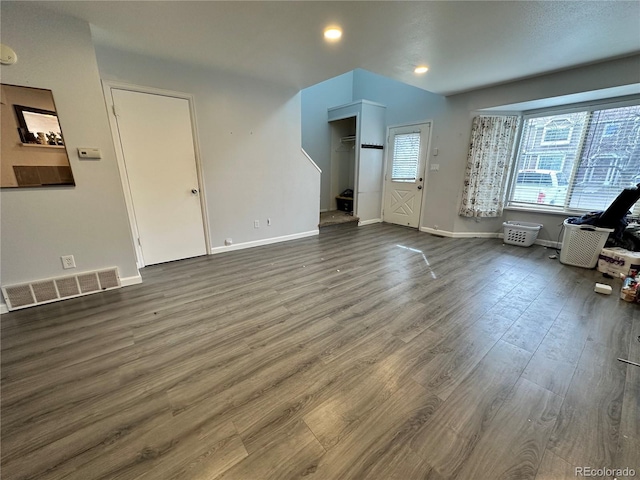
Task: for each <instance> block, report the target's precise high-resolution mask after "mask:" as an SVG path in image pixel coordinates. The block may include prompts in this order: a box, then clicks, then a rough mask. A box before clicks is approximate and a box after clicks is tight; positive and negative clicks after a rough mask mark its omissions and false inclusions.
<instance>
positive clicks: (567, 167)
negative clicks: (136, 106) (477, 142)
mask: <svg viewBox="0 0 640 480" xmlns="http://www.w3.org/2000/svg"><path fill="white" fill-rule="evenodd" d="M558 126H562V127H561V130H562V131H563V137H562V138H563V139H568V141H566V140H565V141H564V142H562V143H561V142H560V141H555V142H550V141H549V139H550V133H549V132H550V131H555V130H558V129H557V127H558ZM552 135H553V134H552ZM554 138H555V139H556V140H559V137H557V136H556V137H554ZM637 183H640V105H633V106H628V107H620V108H608V109H602V110H595V109H594V110H586V109H585V110H584V111H581V112H574V113H566V114H561V115H550V116H544V117H535V118H528V119H526V121H525V123H524V127H523V131H522V136H521V142H520V147H519V150H518V156H517V161H516V174H515V175H514V178H513V183H512V187H511V194H510V204H514V205H518V204H528V205H539V206H544V207H548V208H549V207H550V208H558V209H562V210H587V211H594V210H605V209H606V208H607V207H608V206H609V204H610V203H611V202H612V201H613V200H614V199H615V198H616V197H617V196H618V195H619V194H620V192H621V191H622V190H623V189H624V188H627V187H632V186H634V185H636V184H637Z"/></svg>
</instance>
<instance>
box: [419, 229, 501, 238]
mask: <svg viewBox="0 0 640 480" xmlns="http://www.w3.org/2000/svg"><path fill="white" fill-rule="evenodd" d="M420 231H421V232H425V233H431V234H432V235H438V236H440V237H448V238H498V237H499V236H500V235H501V234H500V233H493V232H449V231H448V230H436V229H435V228H429V227H420Z"/></svg>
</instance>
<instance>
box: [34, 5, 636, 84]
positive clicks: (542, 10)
mask: <svg viewBox="0 0 640 480" xmlns="http://www.w3.org/2000/svg"><path fill="white" fill-rule="evenodd" d="M33 4H34V7H36V6H40V7H43V8H47V9H50V10H55V11H57V12H60V13H64V14H68V15H72V16H76V17H79V18H82V19H84V20H86V21H88V22H89V23H91V24H92V32H93V35H94V38H95V42H96V43H97V44H102V45H107V46H112V47H116V48H119V49H124V50H130V51H133V52H137V53H142V54H145V55H151V56H155V57H160V58H165V59H168V60H179V61H181V62H188V63H192V64H196V65H200V66H204V67H210V68H216V69H223V70H226V71H230V72H236V73H239V74H243V75H250V76H254V77H259V78H264V79H266V80H269V81H273V82H277V83H282V84H286V85H289V86H294V87H296V88H304V87H308V86H310V85H313V84H315V83H318V82H321V81H323V80H326V79H328V78H331V77H334V76H336V75H340V74H342V73H345V72H348V71H350V70H353V69H355V68H364V69H366V70H369V71H372V72H375V73H378V74H381V75H385V76H387V77H390V78H394V79H396V80H399V81H402V82H406V83H408V84H411V85H415V86H417V87H420V88H424V89H426V90H429V91H432V92H436V93H441V94H451V93H456V92H461V91H466V90H472V89H475V88H480V87H484V86H488V85H494V84H498V83H503V82H508V81H511V80H515V79H519V78H524V77H531V76H535V75H539V74H543V73H546V72H551V71H556V70H561V69H566V68H570V67H574V66H578V65H583V64H588V63H594V62H598V61H602V60H605V59H609V58H614V57H621V56H626V55H630V54H633V53H637V52H640V2H638V1H632V2H625V1H615V2H610V1H605V2H600V1H584V2H571V1H547V2H533V1H516V2H507V1H497V2H484V1H471V2H462V1H461V2H457V1H447V2H432V1H427V2H425V1H412V2H396V1H356V2H342V1H330V2H314V1H290V2H286V1H285V2H271V1H261V2H244V1H231V2H217V1H197V2H188V1H162V2H160V1H143V2H132V1H91V2H77V1H73V2H64V1H61V2H33ZM328 24H338V25H340V26H342V28H343V30H344V34H343V38H342V40H341V41H340V42H339V43H336V44H328V43H326V42H325V41H324V40H323V38H322V32H323V30H324V28H325V26H327V25H328ZM418 64H426V65H428V66H429V68H430V70H429V72H428V73H427V74H425V75H423V76H417V75H415V74H414V73H413V69H414V67H415V66H416V65H418Z"/></svg>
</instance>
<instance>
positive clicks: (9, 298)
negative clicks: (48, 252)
mask: <svg viewBox="0 0 640 480" xmlns="http://www.w3.org/2000/svg"><path fill="white" fill-rule="evenodd" d="M120 286H121V284H120V275H119V274H118V269H117V267H113V268H106V269H103V270H95V271H93V272H82V273H78V274H77V275H67V276H64V277H56V278H49V279H46V280H36V281H33V282H29V283H22V284H19V285H7V286H4V287H2V295H3V296H4V301H5V302H6V304H7V308H8V309H9V310H18V309H20V308H26V307H33V306H34V305H42V304H44V303H51V302H57V301H58V300H65V299H67V298H74V297H80V296H82V295H89V294H91V293H96V292H102V291H104V290H111V289H113V288H120Z"/></svg>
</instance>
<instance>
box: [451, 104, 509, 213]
mask: <svg viewBox="0 0 640 480" xmlns="http://www.w3.org/2000/svg"><path fill="white" fill-rule="evenodd" d="M519 124H520V117H518V116H510V117H505V116H500V117H485V116H480V117H475V118H474V119H473V127H472V128H471V145H470V146H469V156H468V158H467V170H466V173H465V177H464V189H463V192H462V205H460V215H461V216H463V217H499V216H501V215H502V209H503V208H504V187H505V184H506V182H507V178H508V177H509V167H510V165H511V154H512V152H513V145H514V142H515V140H516V135H517V132H518V126H519Z"/></svg>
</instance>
